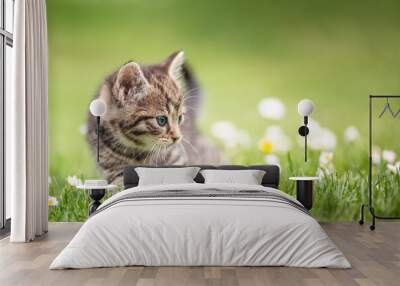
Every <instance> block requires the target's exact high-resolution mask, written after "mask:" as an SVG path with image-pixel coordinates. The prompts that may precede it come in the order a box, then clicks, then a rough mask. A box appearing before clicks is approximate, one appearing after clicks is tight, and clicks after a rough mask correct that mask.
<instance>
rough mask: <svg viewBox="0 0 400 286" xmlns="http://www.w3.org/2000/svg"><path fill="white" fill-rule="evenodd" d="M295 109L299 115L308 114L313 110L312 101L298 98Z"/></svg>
mask: <svg viewBox="0 0 400 286" xmlns="http://www.w3.org/2000/svg"><path fill="white" fill-rule="evenodd" d="M297 111H298V112H299V114H300V115H301V116H309V115H310V114H311V113H312V112H313V111H314V103H313V102H312V101H311V100H309V99H303V100H300V102H299V104H298V105H297Z"/></svg>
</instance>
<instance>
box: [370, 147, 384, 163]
mask: <svg viewBox="0 0 400 286" xmlns="http://www.w3.org/2000/svg"><path fill="white" fill-rule="evenodd" d="M371 157H372V163H374V164H375V165H379V164H380V163H381V157H382V154H381V149H380V148H379V147H377V146H372V153H371Z"/></svg>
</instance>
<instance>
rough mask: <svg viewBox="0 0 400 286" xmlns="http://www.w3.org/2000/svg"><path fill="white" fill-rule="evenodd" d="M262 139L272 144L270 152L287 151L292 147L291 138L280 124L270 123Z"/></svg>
mask: <svg viewBox="0 0 400 286" xmlns="http://www.w3.org/2000/svg"><path fill="white" fill-rule="evenodd" d="M264 139H265V140H266V141H268V142H269V143H270V144H271V146H272V150H271V151H272V152H287V151H289V150H290V148H291V147H292V140H291V139H290V137H289V136H288V135H287V134H286V133H285V131H283V129H282V128H281V127H280V126H277V125H271V126H269V127H268V128H267V130H266V132H265V136H264Z"/></svg>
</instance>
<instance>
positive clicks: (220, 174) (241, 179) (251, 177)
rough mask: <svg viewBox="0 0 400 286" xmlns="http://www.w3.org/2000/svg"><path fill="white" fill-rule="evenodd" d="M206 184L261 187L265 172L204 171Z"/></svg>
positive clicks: (202, 173) (202, 172)
mask: <svg viewBox="0 0 400 286" xmlns="http://www.w3.org/2000/svg"><path fill="white" fill-rule="evenodd" d="M200 174H201V175H202V176H203V177H204V183H205V184H212V183H223V184H246V185H261V182H262V179H263V177H264V175H265V171H261V170H202V171H201V172H200Z"/></svg>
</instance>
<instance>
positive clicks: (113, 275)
mask: <svg viewBox="0 0 400 286" xmlns="http://www.w3.org/2000/svg"><path fill="white" fill-rule="evenodd" d="M321 225H322V227H323V228H324V229H325V231H326V232H327V233H328V234H329V236H330V237H331V239H332V240H333V241H334V242H335V243H336V244H337V245H338V247H339V248H340V249H341V250H342V251H343V252H344V254H345V255H346V257H347V258H348V259H349V260H350V262H351V263H352V266H353V268H352V269H346V270H343V269H307V268H289V267H143V266H137V267H118V268H101V269H85V270H57V271H50V270H48V267H49V265H50V263H51V261H52V260H53V259H54V257H55V256H56V255H57V254H58V253H59V252H60V251H61V250H62V249H63V248H64V247H65V246H66V244H67V243H68V241H70V240H71V238H72V237H73V236H74V234H75V233H76V232H77V231H78V230H79V228H80V226H81V223H50V226H49V229H50V230H49V233H48V234H46V235H44V236H43V237H41V238H39V239H37V240H35V241H34V242H32V243H26V244H25V243H13V244H11V243H9V240H8V238H5V239H2V240H0V285H2V286H8V285H10V286H17V285H29V286H35V285H40V286H42V285H43V286H45V285H57V286H58V285H66V286H72V285H85V286H89V285H96V286H97V285H136V286H181V285H193V286H217V285H218V286H219V285H227V286H249V285H251V286H253V285H255V286H267V285H304V286H314V285H315V286H318V285H349V286H352V285H354V286H357V285H361V286H364V285H365V286H370V285H372V286H380V285H384V286H390V285H399V282H398V278H397V276H398V273H400V222H379V224H378V226H377V229H376V231H374V232H371V231H370V230H369V229H368V226H359V225H357V224H355V223H321Z"/></svg>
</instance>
